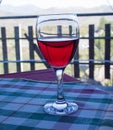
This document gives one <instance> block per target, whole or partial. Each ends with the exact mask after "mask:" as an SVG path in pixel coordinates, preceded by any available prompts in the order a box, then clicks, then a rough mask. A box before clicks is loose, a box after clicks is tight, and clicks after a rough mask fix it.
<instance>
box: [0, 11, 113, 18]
mask: <svg viewBox="0 0 113 130" xmlns="http://www.w3.org/2000/svg"><path fill="white" fill-rule="evenodd" d="M109 15H113V12H107V13H78V14H77V16H78V17H85V16H86V17H88V16H109ZM38 16H39V15H25V16H1V17H0V19H26V18H37V17H38Z"/></svg>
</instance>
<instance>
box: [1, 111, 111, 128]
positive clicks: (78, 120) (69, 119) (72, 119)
mask: <svg viewBox="0 0 113 130" xmlns="http://www.w3.org/2000/svg"><path fill="white" fill-rule="evenodd" d="M0 111H1V114H2V115H4V116H5V115H7V114H5V113H11V110H0ZM7 111H8V112H7ZM13 112H14V111H12V113H13ZM81 116H82V115H81ZM11 117H15V118H16V117H17V118H25V119H26V120H30V119H35V120H40V121H41V120H47V121H52V122H54V121H55V122H56V121H57V122H61V123H70V124H72V123H75V124H90V125H96V126H100V125H101V123H102V122H103V121H104V120H103V119H99V117H98V118H93V119H92V118H87V117H76V116H71V115H68V116H53V115H48V114H46V113H29V112H20V111H17V112H15V113H13V114H11V115H10V118H11ZM26 117H27V118H26ZM110 121H111V122H113V120H110ZM105 123H106V124H110V123H109V121H107V120H105ZM111 125H112V126H113V124H110V126H111Z"/></svg>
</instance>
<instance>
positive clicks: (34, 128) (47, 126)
mask: <svg viewBox="0 0 113 130" xmlns="http://www.w3.org/2000/svg"><path fill="white" fill-rule="evenodd" d="M64 91H65V93H64V94H65V97H66V99H67V100H69V101H74V102H76V103H77V104H78V106H79V109H78V111H77V112H75V113H74V114H71V115H68V116H53V115H48V114H46V113H45V112H44V111H43V105H44V104H45V103H46V102H49V101H53V100H55V99H56V96H55V95H56V83H52V82H36V81H29V80H24V79H2V78H1V79H0V130H75V129H76V130H113V96H112V95H111V94H107V93H106V92H104V91H102V90H100V89H98V88H95V86H93V85H88V84H83V83H65V84H64Z"/></svg>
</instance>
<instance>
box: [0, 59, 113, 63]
mask: <svg viewBox="0 0 113 130" xmlns="http://www.w3.org/2000/svg"><path fill="white" fill-rule="evenodd" d="M0 62H2V63H29V62H35V63H44V62H46V60H44V59H42V60H34V59H33V60H5V61H4V60H0ZM89 62H92V63H94V64H105V63H110V64H113V61H111V60H93V59H89V60H74V61H71V62H70V64H74V63H79V64H89Z"/></svg>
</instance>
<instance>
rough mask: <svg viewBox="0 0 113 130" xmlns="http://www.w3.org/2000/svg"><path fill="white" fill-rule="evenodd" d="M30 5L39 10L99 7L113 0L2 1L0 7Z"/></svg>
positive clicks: (111, 2)
mask: <svg viewBox="0 0 113 130" xmlns="http://www.w3.org/2000/svg"><path fill="white" fill-rule="evenodd" d="M26 4H32V5H35V6H38V7H40V8H49V7H60V8H61V7H70V6H74V7H76V6H82V7H88V8H90V7H93V6H100V5H111V6H113V0H2V3H1V6H2V5H13V6H20V5H26Z"/></svg>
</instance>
